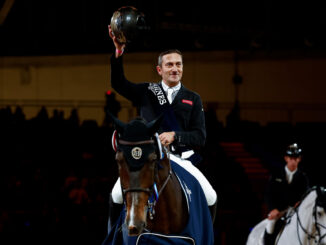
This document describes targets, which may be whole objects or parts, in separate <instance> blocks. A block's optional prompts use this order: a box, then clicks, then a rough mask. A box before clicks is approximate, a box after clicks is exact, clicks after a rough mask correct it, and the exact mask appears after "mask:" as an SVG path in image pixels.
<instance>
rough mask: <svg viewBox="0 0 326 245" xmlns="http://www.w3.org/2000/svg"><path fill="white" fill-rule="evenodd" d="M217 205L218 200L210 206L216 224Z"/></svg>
mask: <svg viewBox="0 0 326 245" xmlns="http://www.w3.org/2000/svg"><path fill="white" fill-rule="evenodd" d="M216 207H217V201H216V202H215V203H214V204H213V205H211V206H208V208H209V212H210V213H211V217H212V222H213V224H214V221H215V216H216Z"/></svg>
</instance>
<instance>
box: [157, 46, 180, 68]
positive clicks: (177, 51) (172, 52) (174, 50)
mask: <svg viewBox="0 0 326 245" xmlns="http://www.w3.org/2000/svg"><path fill="white" fill-rule="evenodd" d="M167 54H179V55H180V56H181V59H182V60H183V58H182V53H181V51H180V50H178V49H169V50H166V51H164V52H162V53H160V55H159V56H158V63H157V64H158V66H162V59H163V56H164V55H167Z"/></svg>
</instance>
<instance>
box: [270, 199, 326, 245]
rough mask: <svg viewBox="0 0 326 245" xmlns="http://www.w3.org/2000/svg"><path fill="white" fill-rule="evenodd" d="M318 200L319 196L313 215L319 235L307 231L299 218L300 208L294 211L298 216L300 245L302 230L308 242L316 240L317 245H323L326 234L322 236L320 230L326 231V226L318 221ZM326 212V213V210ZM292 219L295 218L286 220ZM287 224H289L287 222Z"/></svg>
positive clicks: (289, 217)
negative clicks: (300, 231)
mask: <svg viewBox="0 0 326 245" xmlns="http://www.w3.org/2000/svg"><path fill="white" fill-rule="evenodd" d="M317 199H318V196H317V198H316V200H315V204H314V208H313V213H312V216H313V217H314V220H315V222H314V224H315V229H316V231H317V234H315V232H314V233H309V231H307V230H306V229H305V228H304V227H303V225H302V222H301V219H300V216H299V207H300V206H299V207H297V208H295V209H294V213H295V214H296V215H297V236H298V240H299V242H300V245H302V241H301V239H300V233H299V230H300V228H301V230H302V231H303V232H304V233H305V234H306V235H307V237H308V240H310V239H314V240H315V244H316V245H322V243H321V242H322V240H323V239H324V237H326V232H325V233H324V234H323V235H321V229H320V228H323V229H325V230H326V226H325V225H323V224H321V223H319V222H318V219H317V216H318V215H317V206H318V205H317ZM324 211H326V210H324ZM292 217H293V215H291V216H288V217H286V219H287V220H291V218H292ZM286 224H289V222H287V223H286ZM283 231H284V230H283ZM279 238H280V237H279ZM278 241H279V240H278ZM278 241H277V242H276V244H278Z"/></svg>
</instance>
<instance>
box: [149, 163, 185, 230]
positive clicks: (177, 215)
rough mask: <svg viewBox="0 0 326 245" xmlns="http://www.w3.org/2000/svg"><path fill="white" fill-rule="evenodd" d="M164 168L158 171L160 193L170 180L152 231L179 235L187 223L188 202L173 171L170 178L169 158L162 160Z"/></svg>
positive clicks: (162, 193) (156, 211)
mask: <svg viewBox="0 0 326 245" xmlns="http://www.w3.org/2000/svg"><path fill="white" fill-rule="evenodd" d="M162 166H163V168H162V169H160V170H159V171H158V179H157V183H158V191H160V190H161V188H162V187H163V185H164V182H165V180H166V179H167V178H169V180H168V181H167V183H166V186H165V187H164V189H163V190H162V192H161V194H160V196H159V199H158V202H157V205H156V207H155V217H154V220H153V221H152V222H149V224H150V225H151V226H152V231H157V232H162V233H166V234H168V233H179V232H181V231H182V230H183V228H184V227H185V225H186V221H187V212H188V211H187V206H186V201H185V198H184V196H183V191H182V188H181V186H180V184H179V181H178V179H177V177H176V176H175V175H174V174H173V173H172V170H171V173H172V175H171V176H170V177H168V175H169V173H170V168H171V166H170V163H169V160H168V159H167V158H165V159H163V160H162ZM185 217H186V218H185Z"/></svg>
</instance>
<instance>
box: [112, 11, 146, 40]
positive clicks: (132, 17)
mask: <svg viewBox="0 0 326 245" xmlns="http://www.w3.org/2000/svg"><path fill="white" fill-rule="evenodd" d="M110 25H111V29H112V32H113V34H114V36H116V37H117V40H118V42H120V43H126V42H131V41H132V40H135V39H136V38H137V37H138V36H139V34H140V31H142V30H146V29H147V27H146V23H145V17H144V14H143V13H141V12H140V11H138V10H137V9H136V8H135V7H132V6H125V7H121V8H119V9H118V10H117V11H115V12H114V13H113V15H112V18H111V24H110Z"/></svg>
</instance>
